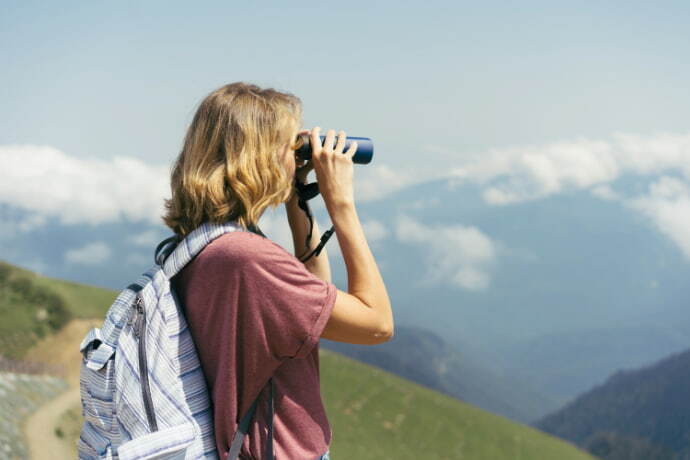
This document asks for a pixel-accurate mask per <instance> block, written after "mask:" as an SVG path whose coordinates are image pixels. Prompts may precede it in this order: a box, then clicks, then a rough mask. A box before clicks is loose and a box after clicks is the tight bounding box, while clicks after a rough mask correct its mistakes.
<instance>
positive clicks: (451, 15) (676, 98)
mask: <svg viewBox="0 0 690 460" xmlns="http://www.w3.org/2000/svg"><path fill="white" fill-rule="evenodd" d="M557 3H559V4H557ZM689 23H690V7H688V6H687V3H684V2H660V3H656V2H655V3H652V2H577V4H572V2H568V4H566V2H520V3H519V4H518V3H514V2H481V5H479V4H478V3H471V4H470V3H462V2H371V1H370V2H339V3H333V2H319V3H311V4H310V3H309V2H295V3H294V4H292V5H290V4H288V3H287V2H281V3H278V2H274V3H273V4H271V5H267V4H262V5H261V6H250V5H249V4H246V5H245V4H243V5H238V6H235V5H233V3H232V2H215V3H213V2H203V5H201V6H199V5H198V4H197V5H192V4H191V3H189V2H141V3H139V2H137V3H135V2H131V3H126V2H118V3H110V4H104V3H100V2H81V3H78V2H53V3H52V5H47V6H46V2H16V3H15V4H14V5H13V6H7V5H6V6H4V7H3V12H2V14H1V15H0V37H1V39H2V42H3V43H4V46H2V48H0V62H2V67H3V72H2V73H1V74H0V87H1V88H2V107H3V109H2V110H1V111H0V144H13V143H22V144H23V143H34V144H48V145H52V146H55V147H57V148H59V149H61V150H63V151H64V152H66V153H68V154H70V155H75V156H78V157H99V158H109V157H112V156H115V155H125V156H132V157H137V158H142V159H144V160H146V161H150V162H156V163H164V162H169V161H170V160H171V159H172V158H173V157H174V155H175V154H176V153H177V150H178V147H179V144H180V141H181V138H182V136H183V134H184V128H185V126H186V123H187V122H188V121H189V120H190V118H191V115H192V113H193V110H194V107H195V104H196V103H198V102H199V100H200V99H201V98H202V97H203V96H204V95H205V94H206V93H207V92H209V91H210V90H212V89H214V88H216V87H218V86H220V85H222V84H225V83H228V82H232V81H237V80H245V81H251V82H254V83H257V84H259V85H262V86H273V87H276V88H278V89H282V90H287V91H291V92H293V93H295V94H296V95H298V96H299V97H300V98H302V100H303V102H304V107H305V124H306V126H307V127H310V126H312V125H315V124H319V125H321V126H322V127H333V128H336V129H345V130H346V131H348V133H349V134H352V135H360V136H368V137H372V138H373V139H374V141H375V142H376V146H377V147H379V149H378V150H377V153H380V155H379V156H377V158H376V160H377V161H379V160H380V162H382V163H385V164H390V165H395V164H397V163H400V164H404V165H406V166H408V165H413V164H414V163H415V162H422V161H424V160H423V158H424V157H425V155H428V156H429V157H430V158H431V159H434V160H437V161H441V160H446V161H448V158H446V157H443V156H439V154H438V152H436V153H434V152H426V151H425V149H424V147H425V146H426V145H428V144H431V145H434V146H438V147H442V148H443V149H446V150H447V151H449V152H452V153H453V154H463V153H465V152H477V151H483V150H485V149H488V148H495V147H505V146H512V145H516V144H517V145H524V144H539V143H544V142H549V141H557V140H563V139H572V138H576V137H578V136H586V137H591V138H602V137H605V136H607V135H609V134H611V133H612V132H615V131H625V132H633V133H637V134H650V133H654V132H658V131H670V132H678V131H684V130H685V129H686V128H687V120H688V119H690V92H689V91H687V82H688V81H690V60H689V59H687V56H689V55H690V27H688V24H689Z"/></svg>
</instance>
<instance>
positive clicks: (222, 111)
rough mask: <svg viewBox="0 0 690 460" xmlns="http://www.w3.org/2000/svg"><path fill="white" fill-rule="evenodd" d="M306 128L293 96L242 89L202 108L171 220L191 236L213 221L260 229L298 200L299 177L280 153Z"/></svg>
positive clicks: (175, 177) (169, 209) (175, 173)
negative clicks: (266, 218)
mask: <svg viewBox="0 0 690 460" xmlns="http://www.w3.org/2000/svg"><path fill="white" fill-rule="evenodd" d="M301 125H302V101H301V100H300V99H299V98H298V97H296V96H294V95H293V94H291V93H284V92H280V91H277V90H275V89H273V88H266V89H262V88H260V87H258V86H256V85H253V84H250V83H245V82H236V83H231V84H228V85H225V86H223V87H221V88H218V89H217V90H215V91H212V92H211V93H210V94H208V95H207V96H206V98H205V99H204V100H203V101H202V102H201V104H200V105H199V107H198V109H197V111H196V113H195V115H194V119H193V120H192V123H191V124H190V126H189V128H188V129H187V134H186V135H185V138H184V144H183V147H182V151H181V152H180V154H179V156H178V157H177V160H176V161H175V164H174V166H173V169H172V174H171V180H170V188H171V190H172V197H171V199H166V200H165V209H166V212H165V215H164V216H162V217H163V221H164V222H165V225H167V226H168V227H170V228H171V229H172V230H173V232H175V233H176V234H177V235H180V236H186V235H187V234H189V233H190V232H191V231H192V230H194V229H195V228H197V227H198V226H199V225H201V224H202V223H203V222H205V221H210V222H214V223H223V222H227V221H229V220H235V221H237V222H238V223H239V224H240V225H242V226H244V227H250V226H252V225H256V224H257V222H258V220H259V218H260V217H261V214H262V213H263V211H264V210H265V209H266V208H268V207H269V206H272V207H274V208H275V207H277V206H278V205H280V204H281V203H284V202H285V201H287V200H288V199H289V198H290V195H291V192H292V179H293V178H292V177H288V173H287V172H286V171H285V168H284V167H283V161H282V159H281V158H279V155H278V154H279V152H280V151H281V150H282V148H283V147H284V146H285V145H286V144H287V143H290V145H291V148H297V147H298V146H297V145H296V144H295V139H294V138H292V136H294V134H295V132H297V130H298V129H299V128H300V127H301Z"/></svg>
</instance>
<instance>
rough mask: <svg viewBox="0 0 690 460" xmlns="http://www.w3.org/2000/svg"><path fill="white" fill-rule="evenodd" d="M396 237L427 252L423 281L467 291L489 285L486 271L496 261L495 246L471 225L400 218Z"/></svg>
mask: <svg viewBox="0 0 690 460" xmlns="http://www.w3.org/2000/svg"><path fill="white" fill-rule="evenodd" d="M396 235H397V238H398V239H399V240H400V241H402V242H406V243H416V244H419V245H421V246H422V247H423V248H424V249H425V252H426V253H427V266H426V269H427V278H426V280H425V282H429V283H439V282H450V283H452V284H454V285H456V286H458V287H460V288H463V289H467V290H482V289H486V288H487V287H488V286H489V282H490V276H489V272H488V270H489V268H490V266H491V264H492V263H493V262H494V261H495V260H496V257H497V253H498V248H497V244H496V243H495V242H493V241H492V240H491V238H489V237H488V236H487V235H485V234H484V233H483V232H482V231H481V230H479V229H478V228H476V227H472V226H464V225H451V226H439V225H436V226H428V225H424V224H421V223H419V222H417V221H415V220H414V219H411V218H410V217H407V216H399V217H398V220H397V223H396Z"/></svg>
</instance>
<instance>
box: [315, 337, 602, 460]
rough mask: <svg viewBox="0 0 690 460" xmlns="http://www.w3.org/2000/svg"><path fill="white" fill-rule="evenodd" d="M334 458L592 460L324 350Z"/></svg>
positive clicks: (564, 444) (325, 396) (527, 429)
mask: <svg viewBox="0 0 690 460" xmlns="http://www.w3.org/2000/svg"><path fill="white" fill-rule="evenodd" d="M320 357H321V359H320V362H321V391H322V397H323V400H324V403H325V404H326V409H327V412H328V416H329V420H330V422H331V427H332V430H333V440H332V443H331V453H332V458H334V459H355V458H356V459H358V460H366V459H372V460H374V459H377V460H380V459H419V458H424V459H472V460H479V459H486V460H495V459H520V460H529V459H534V460H551V459H553V460H570V459H573V460H574V459H592V458H593V457H591V456H590V455H589V454H587V453H585V452H584V451H581V450H578V449H577V448H576V447H575V446H573V445H572V444H570V443H567V442H565V441H562V440H560V439H558V438H554V437H551V436H549V435H546V434H545V433H543V432H541V431H538V430H536V429H534V428H531V427H529V426H527V425H522V424H519V423H515V422H513V421H512V420H509V419H507V418H505V417H502V416H498V415H495V414H492V413H490V412H486V411H484V410H482V409H479V408H477V407H475V406H472V405H470V404H466V403H463V402H461V401H458V400H456V399H453V398H451V397H449V396H445V395H442V394H440V393H437V392H435V391H432V390H430V389H428V388H425V387H422V386H420V385H417V384H415V383H412V382H410V381H408V380H404V379H402V378H400V377H397V376H395V375H393V374H389V373H388V372H385V371H383V370H380V369H377V368H374V367H370V366H367V365H365V364H362V363H360V362H357V361H354V360H352V359H350V358H347V357H345V356H343V355H340V354H338V353H335V352H332V351H327V350H323V349H321V350H320Z"/></svg>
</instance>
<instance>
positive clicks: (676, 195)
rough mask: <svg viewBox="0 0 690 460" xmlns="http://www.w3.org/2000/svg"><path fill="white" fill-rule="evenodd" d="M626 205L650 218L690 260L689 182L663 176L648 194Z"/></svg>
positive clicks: (651, 187)
mask: <svg viewBox="0 0 690 460" xmlns="http://www.w3.org/2000/svg"><path fill="white" fill-rule="evenodd" d="M625 204H626V205H627V206H629V207H631V208H633V209H635V210H637V211H640V212H641V213H642V214H644V215H646V216H647V217H649V218H650V219H651V220H652V221H653V222H654V224H655V225H656V227H657V228H658V229H659V231H660V232H661V233H663V234H664V235H666V236H667V237H668V238H670V239H671V240H672V241H673V242H674V243H675V244H676V245H677V246H678V247H679V248H680V249H681V251H682V252H683V254H684V255H685V257H686V258H688V259H690V185H689V184H688V183H687V182H685V181H683V180H680V179H678V178H675V177H670V176H662V177H661V178H660V179H659V180H657V181H656V182H654V183H652V184H651V185H650V186H649V193H648V194H646V195H643V196H639V197H635V198H632V199H630V200H626V202H625Z"/></svg>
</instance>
